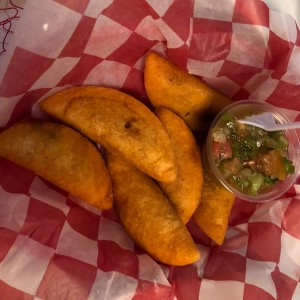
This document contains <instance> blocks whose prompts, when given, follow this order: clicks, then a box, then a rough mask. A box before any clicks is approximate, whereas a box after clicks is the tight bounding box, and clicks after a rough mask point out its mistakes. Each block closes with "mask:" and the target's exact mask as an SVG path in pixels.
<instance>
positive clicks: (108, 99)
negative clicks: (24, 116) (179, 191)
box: [41, 86, 176, 182]
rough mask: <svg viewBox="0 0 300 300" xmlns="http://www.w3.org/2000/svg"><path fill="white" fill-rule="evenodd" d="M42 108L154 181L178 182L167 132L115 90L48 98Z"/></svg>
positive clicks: (141, 106)
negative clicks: (175, 180)
mask: <svg viewBox="0 0 300 300" xmlns="http://www.w3.org/2000/svg"><path fill="white" fill-rule="evenodd" d="M41 107H42V109H43V110H44V111H45V112H47V113H48V114H50V115H52V116H53V117H55V118H57V119H59V120H61V121H63V122H65V123H67V124H69V125H71V126H72V127H74V128H76V129H77V130H79V131H81V132H82V133H84V134H85V135H86V136H88V137H89V138H90V139H91V140H93V141H95V142H97V143H100V144H101V145H103V146H104V147H105V148H107V149H108V150H110V151H113V152H118V153H119V154H120V155H121V156H123V157H124V158H125V159H127V160H128V161H130V163H132V164H133V165H134V166H136V167H137V168H139V169H140V170H142V171H143V172H145V173H147V174H148V175H150V176H151V177H153V178H155V179H157V180H159V181H163V182H170V181H173V180H174V179H175V178H176V169H175V165H174V153H173V151H172V147H171V143H170V140H169V137H168V135H167V133H166V131H165V129H164V128H163V126H162V124H161V123H160V122H159V120H158V119H157V117H156V116H155V115H154V114H153V113H152V112H151V111H150V110H149V109H148V108H147V107H146V106H145V105H144V104H143V103H141V102H140V101H138V100H136V99H135V98H133V97H131V96H129V95H127V94H124V93H122V92H120V91H118V90H115V89H110V88H104V87H96V86H83V87H74V88H70V89H67V90H63V91H61V92H58V93H56V94H54V95H52V96H49V97H48V98H46V99H44V100H43V101H42V102H41Z"/></svg>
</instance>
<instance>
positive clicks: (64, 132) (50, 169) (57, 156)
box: [0, 120, 113, 209]
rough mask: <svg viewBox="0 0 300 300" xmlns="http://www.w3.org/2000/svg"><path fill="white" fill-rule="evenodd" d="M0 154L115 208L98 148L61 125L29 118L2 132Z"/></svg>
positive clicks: (93, 201)
mask: <svg viewBox="0 0 300 300" xmlns="http://www.w3.org/2000/svg"><path fill="white" fill-rule="evenodd" d="M0 156H1V157H4V158H6V159H8V160H10V161H12V162H14V163H16V164H17V165H20V166H22V167H23V168H26V169H29V170H31V171H33V172H34V173H36V174H37V175H39V176H41V177H43V178H45V179H47V180H48V181H49V182H52V183H53V184H55V185H57V186H58V187H60V188H62V189H64V190H66V191H67V192H69V193H70V194H72V195H74V196H78V197H80V198H81V199H82V200H84V201H85V202H87V203H88V204H90V205H93V206H95V207H97V208H100V209H109V208H111V207H112V202H113V196H112V184H111V179H110V176H109V173H108V170H107V167H106V165H105V162H104V160H103V157H102V156H101V154H100V153H99V151H98V150H97V149H96V147H95V146H94V145H93V144H92V143H91V142H90V141H89V140H88V139H87V138H85V137H84V136H83V135H82V134H80V133H79V132H77V131H75V130H73V129H71V128H69V127H66V126H64V125H61V124H56V123H52V122H46V121H39V120H30V121H25V122H22V123H18V124H15V125H13V126H12V127H10V128H9V129H7V130H5V131H3V132H1V133H0Z"/></svg>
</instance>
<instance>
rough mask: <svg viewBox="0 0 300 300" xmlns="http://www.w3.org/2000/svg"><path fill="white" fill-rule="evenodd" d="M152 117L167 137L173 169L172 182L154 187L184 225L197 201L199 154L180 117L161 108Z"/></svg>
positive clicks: (201, 178) (198, 199) (200, 184)
mask: <svg viewBox="0 0 300 300" xmlns="http://www.w3.org/2000/svg"><path fill="white" fill-rule="evenodd" d="M155 114H156V116H157V117H158V119H159V120H160V121H161V123H162V124H163V125H164V127H165V129H166V131H167V133H168V135H169V137H170V140H171V144H172V147H173V150H174V155H175V165H176V167H177V177H176V180H175V181H173V182H170V183H167V182H158V183H159V185H160V187H161V189H162V190H163V192H164V193H165V195H166V196H167V197H168V199H169V201H170V202H171V204H172V205H173V207H174V208H175V210H176V212H177V214H178V216H179V217H180V219H181V220H182V221H183V223H184V224H186V223H187V222H188V221H189V219H190V218H191V217H192V215H193V213H194V212H195V210H196V209H197V207H198V205H199V201H200V197H201V191H202V183H203V174H202V162H201V155H200V150H199V147H198V145H197V142H196V140H195V138H194V136H193V134H192V132H191V130H190V129H189V127H188V126H187V125H186V124H185V122H184V121H183V120H182V118H181V117H179V116H178V115H176V114H174V113H173V112H172V111H170V110H168V109H166V108H163V107H158V108H156V109H155Z"/></svg>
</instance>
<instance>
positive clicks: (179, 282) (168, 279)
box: [0, 0, 300, 300]
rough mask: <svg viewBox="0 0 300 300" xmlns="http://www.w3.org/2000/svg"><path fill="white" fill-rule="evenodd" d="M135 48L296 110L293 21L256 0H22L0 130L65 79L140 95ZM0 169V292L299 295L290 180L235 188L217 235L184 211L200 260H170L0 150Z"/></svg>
mask: <svg viewBox="0 0 300 300" xmlns="http://www.w3.org/2000/svg"><path fill="white" fill-rule="evenodd" d="M295 9H297V8H295ZM149 50H155V51H157V52H159V53H162V54H164V55H166V56H167V57H168V58H169V59H171V60H172V61H174V62H175V63H177V64H178V65H180V66H181V67H183V68H185V69H187V70H188V71H189V72H190V73H192V74H195V75H197V76H199V77H200V78H202V79H203V80H204V81H206V82H207V83H208V84H209V85H211V86H212V87H214V88H216V89H218V90H219V91H221V92H223V93H224V94H225V95H227V96H229V97H231V98H233V99H235V100H241V99H243V98H254V99H258V100H264V101H267V102H269V103H272V104H274V105H276V106H278V107H281V108H282V109H283V110H284V112H285V113H286V114H287V115H288V116H289V117H290V118H291V119H292V120H298V121H299V120H300V100H299V99H300V71H299V65H300V31H299V28H298V27H297V24H296V22H295V20H294V19H293V18H292V17H291V16H290V15H288V14H285V13H283V12H278V11H273V10H271V9H269V8H268V7H267V5H266V4H265V3H264V2H262V1H260V0H251V1H244V0H219V1H212V0H209V1H200V0H195V1H192V0H187V1H186V0H166V1H156V0H133V1H128V0H103V1H98V0H84V1H73V0H39V1H34V0H27V1H26V5H25V7H24V10H23V11H22V17H21V18H20V19H19V20H18V26H17V27H16V30H15V33H14V34H13V36H11V37H10V43H9V49H8V51H7V52H6V53H5V55H4V56H1V57H0V59H1V64H0V80H1V83H0V126H1V129H0V130H2V129H4V128H6V127H7V126H10V125H11V124H13V123H14V122H17V121H19V120H21V119H23V118H26V117H28V116H35V117H45V115H43V113H42V112H41V111H40V110H39V108H38V106H37V103H38V101H39V100H40V99H42V98H43V97H45V96H46V95H48V94H50V93H53V92H54V91H58V90H60V89H62V88H65V87H67V86H73V85H82V84H97V85H104V86H110V87H115V88H118V89H120V90H122V91H124V92H127V93H129V94H131V95H133V96H134V97H136V98H137V99H139V100H141V101H143V102H144V103H145V104H147V105H149V101H148V99H147V96H146V93H145V89H144V85H143V67H144V57H145V54H146V53H147V52H148V51H149ZM0 174H1V176H0V207H1V209H0V238H1V241H0V295H1V296H0V298H1V299H49V300H52V299H53V300H54V299H55V300H60V299H76V300H78V299H89V300H93V299H108V300H109V299H135V300H140V299H143V300H144V299H149V300H150V299H151V300H152V299H170V300H171V299H180V300H181V299H183V300H184V299H188V300H194V299H195V300H196V299H201V300H209V299H223V300H227V299H228V300H252V299H268V300H269V299H270V300H271V299H272V300H273V299H277V300H298V299H300V221H299V216H300V185H299V183H300V180H299V179H298V181H297V183H296V184H295V185H294V186H293V187H292V188H291V189H290V190H289V191H288V192H287V193H286V194H285V195H284V196H283V197H282V198H281V199H278V200H276V201H272V202H269V203H265V204H259V205H258V204H255V203H249V202H245V201H242V200H240V199H236V201H235V204H234V207H233V209H232V212H231V215H230V219H229V228H228V231H227V234H226V238H225V241H224V244H223V245H222V246H221V247H218V246H216V245H214V244H213V243H212V241H211V240H210V239H209V238H208V237H207V236H205V234H204V233H203V232H201V231H200V229H199V228H198V227H197V225H196V224H195V222H194V221H191V222H189V224H188V225H187V228H188V229H189V231H190V232H191V234H192V236H193V238H194V240H195V242H196V243H197V245H198V247H199V249H200V251H201V259H200V260H199V261H198V262H196V263H195V264H193V265H189V266H184V267H170V266H166V265H163V264H160V263H158V262H156V261H155V260H153V259H152V258H151V257H149V256H148V255H147V254H146V253H145V252H144V251H143V250H141V249H140V248H139V247H138V246H137V245H135V244H134V242H133V241H132V240H131V239H130V237H129V236H128V235H127V233H126V232H125V230H124V228H123V227H122V225H121V224H120V223H119V220H118V218H117V216H116V214H115V212H114V210H113V209H111V210H110V211H107V212H102V211H99V210H96V209H94V208H91V207H88V206H87V205H86V204H84V203H82V202H81V201H80V199H76V198H74V197H72V196H70V195H68V194H67V193H66V192H65V191H63V190H60V189H59V188H57V187H55V186H53V185H52V184H50V183H49V182H47V181H45V180H43V179H41V178H39V177H37V176H35V175H34V174H33V173H31V172H29V171H27V170H24V169H23V168H20V167H18V166H16V165H14V164H12V163H10V162H8V161H6V160H4V159H0Z"/></svg>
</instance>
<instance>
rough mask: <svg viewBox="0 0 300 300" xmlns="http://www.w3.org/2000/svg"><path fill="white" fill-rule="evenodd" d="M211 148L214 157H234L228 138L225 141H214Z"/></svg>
mask: <svg viewBox="0 0 300 300" xmlns="http://www.w3.org/2000/svg"><path fill="white" fill-rule="evenodd" d="M211 150H212V157H213V159H225V158H231V157H232V148H231V145H230V143H229V141H228V140H226V141H225V142H224V143H219V142H215V141H212V144H211Z"/></svg>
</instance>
